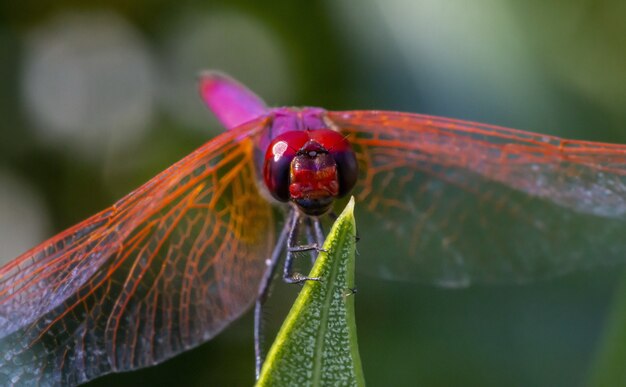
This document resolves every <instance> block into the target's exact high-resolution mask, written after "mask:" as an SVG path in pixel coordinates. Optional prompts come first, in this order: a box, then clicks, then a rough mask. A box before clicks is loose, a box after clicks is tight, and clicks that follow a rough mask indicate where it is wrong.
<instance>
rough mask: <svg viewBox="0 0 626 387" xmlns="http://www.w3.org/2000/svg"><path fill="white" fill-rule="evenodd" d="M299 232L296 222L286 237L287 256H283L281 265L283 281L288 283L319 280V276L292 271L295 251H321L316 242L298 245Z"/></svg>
mask: <svg viewBox="0 0 626 387" xmlns="http://www.w3.org/2000/svg"><path fill="white" fill-rule="evenodd" d="M305 225H306V224H305ZM299 234H300V227H299V224H297V225H296V227H294V228H292V229H291V231H290V232H289V237H288V238H287V258H285V266H284V267H283V281H285V282H286V283H289V284H299V283H303V282H304V281H310V280H313V281H317V280H319V278H313V277H307V276H305V275H302V274H300V273H295V272H293V260H294V258H295V256H296V255H295V253H298V252H304V251H316V252H319V251H321V249H320V248H319V247H318V244H317V243H312V244H307V245H298V236H299Z"/></svg>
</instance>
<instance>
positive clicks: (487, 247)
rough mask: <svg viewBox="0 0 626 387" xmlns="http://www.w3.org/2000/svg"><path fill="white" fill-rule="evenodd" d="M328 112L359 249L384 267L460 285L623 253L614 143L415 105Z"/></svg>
mask: <svg viewBox="0 0 626 387" xmlns="http://www.w3.org/2000/svg"><path fill="white" fill-rule="evenodd" d="M328 118H329V120H330V121H332V122H333V123H334V125H336V126H337V127H339V128H340V129H341V131H342V132H343V133H345V134H346V135H347V136H348V138H349V140H350V141H351V143H352V144H353V146H354V148H355V150H356V152H357V154H358V156H357V157H358V161H359V167H360V180H359V183H358V185H357V187H356V191H355V192H356V197H357V211H359V210H358V208H359V206H358V203H361V206H360V208H361V210H360V213H359V217H360V219H361V222H359V233H360V234H361V236H362V238H361V242H360V244H361V245H360V249H362V250H364V251H367V252H368V254H364V255H363V256H361V259H362V261H367V260H371V262H370V264H371V265H374V266H376V267H377V271H379V272H381V273H382V274H383V275H384V276H389V277H392V278H401V279H413V280H419V281H427V282H436V283H438V284H441V285H448V286H463V285H467V284H469V283H471V282H473V281H482V282H518V281H524V280H528V279H534V278H540V277H546V276H552V275H555V274H560V273H564V272H567V271H569V270H573V269H579V268H583V267H588V266H592V265H597V264H604V263H611V262H615V261H620V262H621V261H624V260H626V238H624V232H625V231H626V185H625V183H626V146H625V145H612V144H601V143H593V142H583V141H570V140H562V139H559V138H556V137H551V136H545V135H540V134H534V133H528V132H523V131H518V130H512V129H506V128H501V127H495V126H488V125H482V124H476V123H471V122H464V121H458V120H451V119H445V118H439V117H429V116H423V115H417V114H405V113H394V112H383V111H380V112H377V111H352V112H330V113H328ZM364 210H365V211H364ZM363 212H365V214H363ZM361 214H363V215H361ZM365 218H369V219H365ZM383 241H388V242H389V243H382V242H383Z"/></svg>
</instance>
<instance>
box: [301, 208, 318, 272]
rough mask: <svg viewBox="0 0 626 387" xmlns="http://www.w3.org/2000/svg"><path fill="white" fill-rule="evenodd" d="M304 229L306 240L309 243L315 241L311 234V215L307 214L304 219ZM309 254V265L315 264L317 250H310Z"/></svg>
mask: <svg viewBox="0 0 626 387" xmlns="http://www.w3.org/2000/svg"><path fill="white" fill-rule="evenodd" d="M304 225H305V227H304V231H305V235H306V242H307V243H308V244H309V245H312V244H313V243H315V237H314V236H313V222H311V217H310V216H307V217H306V219H305V220H304ZM309 255H310V256H311V265H313V264H315V260H316V259H317V251H314V250H311V251H310V253H309Z"/></svg>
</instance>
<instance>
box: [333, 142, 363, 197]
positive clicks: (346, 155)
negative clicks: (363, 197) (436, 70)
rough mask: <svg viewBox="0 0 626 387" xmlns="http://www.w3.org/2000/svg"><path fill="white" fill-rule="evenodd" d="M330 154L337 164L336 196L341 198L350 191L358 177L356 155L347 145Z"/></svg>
mask: <svg viewBox="0 0 626 387" xmlns="http://www.w3.org/2000/svg"><path fill="white" fill-rule="evenodd" d="M346 143H347V142H346ZM331 154H332V156H333V158H334V159H335V162H336V163H337V175H338V178H339V193H338V195H337V196H338V197H343V196H345V195H347V194H348V193H350V191H352V188H354V185H355V184H356V180H357V178H358V177H359V166H358V163H357V161H356V155H355V154H354V151H353V150H352V148H351V147H350V145H349V144H348V145H347V147H345V148H343V149H337V150H333V151H331Z"/></svg>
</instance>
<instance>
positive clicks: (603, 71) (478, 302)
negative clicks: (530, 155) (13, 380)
mask: <svg viewBox="0 0 626 387" xmlns="http://www.w3.org/2000/svg"><path fill="white" fill-rule="evenodd" d="M77 12H78V13H80V14H81V15H87V18H88V17H89V15H90V14H91V13H94V14H99V13H102V12H106V13H107V14H110V15H111V14H112V15H115V17H116V18H117V19H116V20H123V21H125V23H127V25H128V26H131V28H133V29H134V31H135V33H136V34H137V36H139V37H140V40H141V42H143V43H142V44H143V45H144V46H145V47H146V49H147V51H148V52H149V58H150V60H151V62H150V63H152V64H151V65H152V66H154V67H155V68H156V70H155V76H154V78H152V81H153V82H154V83H155V86H154V87H155V90H157V91H155V92H154V93H155V96H154V97H153V98H154V101H155V102H153V106H154V111H153V112H152V113H150V114H151V115H150V117H151V118H150V119H149V120H147V123H146V124H145V126H146V130H145V133H144V134H142V135H141V136H140V137H138V138H140V141H136V142H134V143H131V144H130V145H119V146H118V145H115V146H114V147H113V148H111V149H105V150H104V151H102V150H87V152H84V151H82V150H80V149H78V148H77V146H76V145H75V144H74V145H72V144H71V143H67V144H66V143H65V142H64V141H59V140H58V138H57V136H56V135H54V133H53V134H47V135H41V132H42V131H44V132H45V131H46V125H45V123H44V124H43V125H42V124H41V122H42V121H41V119H39V120H35V119H33V117H32V115H33V113H32V112H33V108H32V107H29V104H32V101H29V100H28V97H27V96H28V93H27V92H25V91H24V90H25V89H24V88H25V86H24V84H25V83H27V81H28V80H27V77H28V76H29V74H30V73H29V72H28V71H27V70H26V69H27V68H30V67H28V66H30V65H32V63H30V62H29V60H30V61H32V60H33V59H32V58H33V56H32V55H31V54H29V51H28V50H31V49H32V45H31V46H29V44H30V43H29V42H31V41H32V34H33V31H42V30H40V28H41V26H45V25H47V24H48V23H50V21H51V20H55V18H57V17H59V16H60V15H65V14H68V13H71V14H75V13H77ZM183 15H192V16H195V15H201V16H200V17H199V19H195V23H199V24H198V28H202V27H203V25H202V20H204V19H202V18H203V17H206V18H208V19H207V20H209V21H211V22H212V23H218V22H219V20H220V18H221V17H224V18H225V20H231V19H232V20H238V22H239V23H243V24H242V25H245V24H246V23H255V24H256V25H260V26H262V28H263V29H265V30H266V31H267V33H268V36H271V37H272V39H274V41H275V44H276V47H277V48H276V50H277V51H276V52H277V53H278V54H279V57H271V58H263V57H262V53H261V55H259V58H258V59H259V61H258V62H257V61H256V60H251V58H249V57H248V56H246V54H247V52H248V50H254V49H255V46H256V45H257V44H258V42H257V41H255V40H254V39H250V38H249V37H250V36H254V34H252V35H250V34H249V35H247V36H246V39H247V40H243V39H242V40H237V39H238V38H237V36H234V37H233V36H231V35H232V33H233V31H229V32H228V33H225V35H224V36H215V37H211V36H209V38H211V39H213V40H215V41H218V42H219V41H220V40H221V39H223V40H226V41H235V42H236V43H237V44H236V45H234V46H233V47H232V49H230V50H223V53H220V52H207V54H206V58H205V59H206V60H203V56H202V55H204V54H203V53H204V52H203V51H202V49H203V47H202V45H201V44H200V45H199V46H198V49H197V52H198V56H199V58H200V61H201V62H202V64H201V65H200V67H199V68H197V69H195V70H193V71H199V70H201V69H202V67H204V68H214V67H216V66H219V67H220V68H219V69H220V70H222V71H224V72H226V73H233V75H235V76H236V77H238V78H241V79H242V81H243V82H244V83H246V84H249V85H251V87H252V88H253V89H256V90H258V91H259V93H260V94H261V95H265V94H264V93H271V90H272V87H271V85H269V86H268V85H265V86H264V87H260V86H259V87H260V89H262V90H260V89H259V88H258V87H257V85H261V86H263V81H264V77H265V75H266V72H271V69H266V68H263V67H262V64H263V63H273V62H271V61H272V60H277V61H278V62H279V63H282V66H284V69H285V72H286V73H288V74H286V75H284V76H282V75H281V74H273V75H272V77H274V78H271V79H278V81H277V83H278V82H283V86H282V87H283V89H284V90H286V91H285V92H284V93H282V94H281V93H277V94H276V95H273V96H270V97H268V98H269V102H270V103H272V104H286V105H312V106H323V107H325V108H328V109H357V108H362V109H389V110H405V111H415V112H421V113H427V114H435V115H444V116H450V117H455V118H461V119H468V120H475V121H481V122H488V123H493V124H498V125H503V126H508V127H515V128H518V129H527V130H533V131H537V132H545V133H550V134H556V135H559V136H563V137H571V138H577V139H587V140H597V141H608V142H626V50H625V49H624V47H626V27H625V26H626V7H625V6H624V5H623V2H620V1H590V0H589V1H587V0H584V1H583V0H577V1H574V2H568V1H556V2H549V4H546V3H544V2H540V1H531V2H524V3H518V2H513V1H503V2H496V1H489V0H481V1H478V2H472V3H471V5H470V4H467V3H465V2H461V1H455V2H452V3H449V2H446V3H445V5H444V4H441V3H438V2H436V1H416V2H412V3H411V2H400V1H389V2H384V1H382V0H381V1H374V0H370V1H364V2H351V1H349V0H342V1H332V0H328V1H325V2H323V1H305V2H295V1H287V0H285V1H275V2H271V3H268V2H259V1H244V0H236V1H224V0H220V1H208V2H201V1H192V0H189V1H180V2H170V1H159V0H152V1H121V0H112V1H111V0H109V1H90V2H84V1H64V0H57V1H42V0H29V1H14V0H10V1H5V2H3V3H2V4H0V58H1V60H0V170H2V171H4V172H6V173H8V174H10V175H11V176H15V177H16V178H17V179H18V180H19V181H20V182H22V183H23V184H24V185H25V186H27V187H29V189H30V190H31V191H32V192H34V195H36V197H37V198H39V201H40V202H41V203H40V204H41V205H42V206H43V208H45V212H46V213H45V214H42V215H41V216H42V218H43V217H45V219H38V220H37V221H39V222H41V223H42V224H46V225H47V231H46V232H45V233H44V235H42V236H40V238H43V237H45V236H46V235H51V234H53V233H55V232H58V231H61V230H62V229H63V228H65V227H68V226H70V225H72V224H74V223H75V222H77V221H79V220H81V219H83V218H85V217H87V216H88V215H90V214H92V213H95V212H96V211H98V210H99V209H101V208H104V207H105V206H108V205H110V204H111V203H112V202H114V201H115V200H116V199H118V198H119V197H121V196H122V195H124V194H125V193H127V192H129V191H130V190H131V189H133V188H135V187H137V186H138V185H140V184H141V183H143V182H144V181H146V180H147V179H149V178H150V177H152V176H153V175H155V174H156V173H157V172H159V171H160V170H162V169H164V168H166V167H167V166H168V165H170V164H172V163H173V162H175V161H176V160H178V159H180V158H182V157H183V156H184V155H186V154H187V153H189V152H190V151H192V150H193V149H194V148H196V147H198V146H199V145H201V144H202V143H204V142H205V141H207V140H209V139H210V138H211V137H212V136H214V135H215V134H216V133H218V132H219V130H220V129H219V126H218V125H217V124H216V122H215V121H214V120H213V121H211V118H210V115H209V114H208V113H207V114H206V127H205V128H202V127H201V128H196V127H195V126H197V125H194V124H193V123H189V122H187V121H185V119H186V117H184V116H182V117H181V116H177V115H176V114H175V111H174V113H173V110H172V108H171V107H169V108H168V107H167V106H166V105H167V103H166V102H163V101H164V100H165V101H167V97H168V94H170V91H169V89H168V87H167V86H168V85H169V83H168V82H170V81H171V79H169V78H168V74H170V73H171V72H172V71H173V70H172V68H176V65H172V63H175V62H176V60H177V59H178V58H177V57H176V55H174V54H175V50H173V48H172V45H173V46H176V42H184V40H180V36H179V37H173V36H172V35H175V31H180V28H181V27H180V25H179V24H180V23H181V22H180V21H181V20H182V21H183V22H182V24H185V23H184V21H185V20H191V21H193V20H194V19H193V17H191V18H189V19H185V18H184V17H182V16H183ZM191 21H190V23H191ZM177 23H178V27H176V26H177ZM225 25H226V26H227V25H228V24H225ZM191 30H193V29H191ZM43 31H49V30H46V29H44V30H43ZM85 33H86V34H89V30H88V29H87V30H86V32H85ZM229 34H230V35H229ZM39 35H41V32H40V33H39ZM235 35H236V34H235ZM193 38H194V37H193V36H189V39H193ZM176 39H179V40H176ZM229 39H230V40H229ZM233 39H234V40H233ZM44 40H45V37H44ZM94 40H95V38H94ZM172 42H174V43H172ZM218 46H219V45H218ZM28 47H31V48H28ZM174 48H175V47H174ZM190 50H191V51H192V52H193V51H194V49H193V47H192V48H190ZM226 51H229V52H226ZM272 55H273V54H272ZM222 56H223V57H227V58H226V59H223V58H221V57H222ZM29 58H30V59H29ZM194 60H195V61H198V58H195V59H194ZM264 61H265V62H264ZM268 61H269V62H268ZM193 63H196V62H193ZM179 68H180V67H179ZM182 68H184V66H182ZM193 71H192V70H190V71H189V74H188V79H187V80H186V82H188V85H189V87H188V88H189V89H190V90H189V92H188V95H186V96H185V98H190V99H189V101H193V98H197V97H196V90H195V88H193V87H194V86H193V79H194V77H195V75H196V73H193ZM44 75H45V74H44ZM185 76H187V75H185ZM166 78H168V79H167V82H166V81H165V80H166ZM285 85H286V86H285ZM185 87H186V86H185ZM277 87H278V86H277ZM280 98H288V100H281V99H280ZM184 101H187V100H186V99H185V100H184ZM189 103H190V104H192V103H196V102H189ZM197 103H198V106H200V105H201V104H200V103H199V101H198V102H197ZM174 110H175V109H174ZM44 118H45V117H44ZM198 129H200V130H198ZM73 136H78V137H80V136H82V133H81V132H80V131H79V132H75V133H74V134H73ZM55 138H57V139H55ZM63 138H66V137H63ZM96 143H97V142H96ZM100 151H102V152H100ZM85 153H87V157H85ZM93 154H95V156H94V155H93ZM2 184H3V183H2V181H0V191H1V189H2V186H1V185H2ZM18 199H20V197H19V195H18V197H17V198H15V200H18ZM9 205H10V206H11V205H13V204H9ZM26 205H28V203H27V204H26ZM2 208H4V207H2ZM1 217H3V215H2V214H0V218H1ZM356 217H357V222H358V218H359V212H358V204H357V209H356ZM5 221H7V222H8V220H7V217H5ZM33 221H34V220H33ZM0 224H2V220H1V219H0ZM3 227H5V228H0V230H5V229H6V227H10V223H9V226H7V225H4V226H3ZM521 237H523V236H521ZM10 242H12V241H10V240H7V238H4V239H3V238H2V235H0V243H3V244H7V246H8V244H9V243H10ZM31 243H34V242H31ZM27 247H28V246H20V248H22V249H25V248H27ZM390 248H392V246H390ZM3 258H4V257H3ZM8 258H10V257H7V258H6V259H8ZM357 265H358V262H357ZM619 271H620V270H615V268H598V269H593V270H589V271H585V272H580V273H575V274H572V275H569V276H566V277H562V278H556V279H552V280H548V281H540V282H537V283H532V284H525V285H520V286H517V285H510V286H497V287H490V286H477V287H472V288H469V289H460V290H453V289H438V288H434V287H431V286H428V285H415V284H406V283H398V282H388V281H382V280H380V279H377V278H374V277H367V276H358V277H357V283H358V288H359V293H358V296H357V297H358V298H357V301H356V303H357V321H358V332H359V339H360V349H361V356H362V360H363V368H364V372H365V376H366V379H367V380H368V383H369V384H370V385H374V386H377V385H394V386H399V385H425V386H448V385H460V386H472V385H476V386H487V385H493V386H501V385H511V386H517V385H519V386H522V385H525V386H526V385H532V386H538V385H546V386H548V385H549V386H572V385H581V384H585V381H586V379H587V378H588V376H589V372H590V369H591V367H592V364H593V361H594V352H595V351H596V348H597V345H598V343H599V342H600V340H601V337H602V332H603V326H604V324H605V320H606V316H607V313H608V311H609V310H610V306H611V299H612V297H613V291H614V289H615V288H616V284H617V282H618V280H619ZM296 290H297V289H294V288H293V287H288V286H285V285H278V286H277V287H276V289H275V291H274V295H275V297H274V298H273V299H272V301H271V302H270V308H269V313H268V321H269V322H270V323H271V324H270V325H271V326H272V327H273V328H272V329H274V330H270V336H271V335H272V334H273V332H274V331H275V329H276V327H277V326H278V324H279V323H280V320H281V318H282V317H283V316H284V314H285V312H286V310H287V309H288V307H289V305H290V302H291V301H292V300H293V296H294V293H295V291H296ZM625 360H626V359H625ZM253 366H254V362H253V355H252V320H251V316H249V315H248V316H246V317H245V318H243V319H241V320H240V321H237V322H236V323H234V324H233V326H232V327H230V328H229V329H227V330H226V331H225V332H224V333H223V334H221V335H220V336H219V337H217V338H216V339H214V340H212V341H211V342H209V343H207V344H205V345H202V346H200V347H199V348H197V349H194V350H191V351H188V352H186V353H184V354H182V355H180V356H178V357H176V358H174V359H172V360H170V361H168V362H166V363H164V364H161V365H158V366H156V367H152V368H149V369H145V370H139V371H136V372H131V373H126V374H119V375H110V376H106V377H104V378H101V379H99V380H96V381H94V382H93V383H92V385H94V386H95V385H102V386H105V385H117V386H122V385H128V386H131V385H155V386H156V385H251V384H252V383H253Z"/></svg>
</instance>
